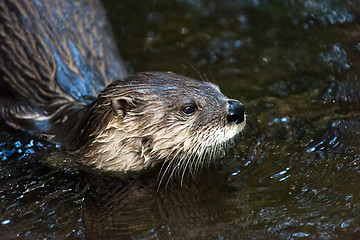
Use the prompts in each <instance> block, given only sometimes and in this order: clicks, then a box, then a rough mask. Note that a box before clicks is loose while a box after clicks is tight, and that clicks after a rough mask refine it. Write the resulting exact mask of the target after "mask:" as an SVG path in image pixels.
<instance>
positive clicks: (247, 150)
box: [0, 0, 360, 239]
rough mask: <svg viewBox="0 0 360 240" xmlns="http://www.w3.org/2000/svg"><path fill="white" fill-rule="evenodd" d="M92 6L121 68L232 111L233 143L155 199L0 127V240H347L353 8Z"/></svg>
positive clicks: (132, 183)
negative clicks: (231, 103) (177, 76)
mask: <svg viewBox="0 0 360 240" xmlns="http://www.w3.org/2000/svg"><path fill="white" fill-rule="evenodd" d="M104 4H105V7H106V9H107V11H108V13H109V20H110V22H111V24H112V26H113V29H114V32H115V36H116V38H117V40H118V43H119V47H120V50H121V52H122V55H123V57H124V58H125V59H127V60H128V64H129V67H131V68H132V69H133V70H134V71H150V70H151V71H169V70H170V71H174V72H177V73H181V74H184V75H187V76H190V77H195V78H200V77H201V78H207V79H209V80H210V81H213V82H216V83H217V84H219V85H220V88H221V89H222V90H223V92H224V93H225V94H226V95H228V96H231V97H233V98H237V99H239V100H241V101H242V102H243V103H244V104H245V106H246V109H247V114H248V126H247V128H246V130H245V133H244V134H243V135H242V136H240V139H239V141H238V143H237V144H236V145H235V146H234V147H233V148H232V149H231V151H230V153H229V155H228V156H227V157H226V158H224V159H219V164H218V165H217V166H215V167H210V169H207V170H206V171H204V172H203V173H201V174H200V175H199V176H198V177H197V178H196V179H195V180H192V179H188V180H187V181H185V183H184V186H183V187H179V185H178V184H177V183H176V182H175V183H173V184H172V185H169V186H168V188H167V189H165V188H161V189H160V190H159V191H157V184H158V183H157V172H156V170H154V171H153V172H150V173H147V174H146V175H145V176H143V177H136V178H135V177H134V178H133V179H127V180H122V179H119V178H116V177H113V176H108V175H107V174H103V173H87V172H84V171H82V170H80V169H78V168H77V167H76V166H74V162H73V160H72V159H71V157H69V156H65V155H64V154H63V153H62V152H61V150H60V149H59V148H57V147H56V146H52V145H50V144H48V143H46V142H44V141H41V140H40V139H35V138H32V137H30V136H27V135H24V134H22V133H19V132H14V131H9V130H5V128H4V127H2V128H1V131H0V159H1V161H0V171H1V175H0V181H1V184H0V186H1V187H0V193H1V195H0V199H1V200H0V204H1V207H0V209H1V219H0V223H1V227H0V233H1V238H2V239H9V238H15V237H19V238H31V239H34V238H55V237H56V238H64V237H69V238H81V239H82V238H86V239H110V238H112V239H114V238H116V237H118V238H130V237H131V238H135V239H138V238H141V239H154V238H160V239H167V238H180V239H181V238H183V239H195V238H204V239H269V238H273V239H303V238H304V239H334V238H335V239H348V238H351V239H357V238H360V228H359V226H360V218H359V204H360V194H359V189H360V149H359V147H358V146H359V142H360V115H359V113H358V112H359V98H360V91H359V89H360V84H359V79H358V78H359V76H360V75H359V74H360V70H359V69H360V67H359V66H360V61H359V59H360V34H359V32H360V25H359V16H360V15H359V14H360V7H359V6H358V2H357V1H325V0H323V1H321V0H317V1H315V0H309V1H248V0H244V1H241V0H239V1H230V0H229V1H190V0H189V1H180V0H178V1H175V0H174V1H162V2H160V1H121V2H119V3H118V2H117V1H113V2H110V1H105V2H104ZM129 9H131V11H130V10H129ZM198 72H199V73H198ZM198 74H200V76H199V75H198ZM1 126H3V125H1Z"/></svg>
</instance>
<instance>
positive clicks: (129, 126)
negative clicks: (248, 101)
mask: <svg viewBox="0 0 360 240" xmlns="http://www.w3.org/2000/svg"><path fill="white" fill-rule="evenodd" d="M0 43H1V46H0V86H1V89H0V93H1V95H0V113H1V116H2V118H3V119H4V120H5V122H6V123H7V124H9V125H10V126H12V127H14V128H16V129H22V130H25V131H28V132H31V133H32V134H34V135H38V136H42V137H44V138H46V139H47V140H49V141H52V142H55V143H59V144H61V145H62V146H63V147H64V148H65V149H66V150H67V151H68V152H69V153H72V154H75V155H77V156H78V159H79V161H81V162H83V163H86V164H91V165H94V166H96V167H98V168H102V169H105V170H114V171H127V170H132V171H138V170H142V169H144V168H147V167H150V166H153V165H155V164H157V163H159V162H167V163H169V167H170V166H171V167H172V169H175V171H179V170H184V169H188V168H191V169H197V168H198V167H199V166H201V165H202V164H203V162H204V161H206V159H209V158H212V157H213V156H215V155H216V154H217V153H218V152H219V151H221V149H222V148H223V146H224V145H226V143H227V142H228V141H229V140H231V139H233V137H234V136H235V135H237V134H238V133H239V132H240V131H241V130H242V129H243V128H244V125H245V114H244V107H243V105H242V104H241V103H239V102H238V101H236V100H231V99H229V98H227V97H226V96H224V95H223V94H222V93H221V92H220V90H219V88H218V87H217V86H216V85H214V84H211V83H208V82H199V81H196V80H193V79H190V78H186V77H183V76H181V75H177V74H173V73H138V74H134V75H132V76H130V77H126V76H127V73H126V71H125V68H124V67H123V64H122V60H121V58H120V56H119V54H118V51H117V49H116V44H115V42H114V40H113V38H112V36H111V32H110V30H109V29H108V25H107V22H106V17H105V13H104V10H103V9H102V6H101V5H100V3H99V2H98V1H96V0H80V1H71V0H38V1H27V0H4V1H2V2H1V3H0ZM172 171H174V170H172Z"/></svg>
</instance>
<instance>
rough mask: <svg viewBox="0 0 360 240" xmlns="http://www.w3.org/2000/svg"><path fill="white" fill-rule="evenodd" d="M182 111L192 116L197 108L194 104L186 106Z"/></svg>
mask: <svg viewBox="0 0 360 240" xmlns="http://www.w3.org/2000/svg"><path fill="white" fill-rule="evenodd" d="M182 112H183V113H184V114H185V115H187V116H191V115H193V114H194V112H195V108H194V107H193V106H186V107H184V108H183V109H182Z"/></svg>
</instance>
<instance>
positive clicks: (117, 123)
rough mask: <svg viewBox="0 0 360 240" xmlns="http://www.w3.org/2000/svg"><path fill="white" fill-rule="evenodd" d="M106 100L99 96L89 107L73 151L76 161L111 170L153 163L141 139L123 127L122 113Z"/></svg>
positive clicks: (147, 165)
mask: <svg viewBox="0 0 360 240" xmlns="http://www.w3.org/2000/svg"><path fill="white" fill-rule="evenodd" d="M107 100H108V99H105V101H103V99H101V97H100V98H99V99H98V101H97V102H96V103H95V104H94V105H93V106H92V107H91V108H90V109H89V112H88V119H87V121H86V123H85V125H84V127H83V129H82V131H81V133H80V135H79V138H78V139H77V141H76V142H77V144H76V145H78V146H79V148H78V149H77V150H75V151H72V152H73V153H75V154H76V155H77V156H78V159H79V161H81V162H83V163H86V164H91V165H93V166H95V167H97V168H102V169H105V170H113V171H129V170H130V171H139V170H142V169H144V168H147V167H150V166H153V165H155V164H156V163H157V162H156V161H155V162H154V161H147V157H146V156H147V155H148V154H149V148H146V144H145V145H144V138H139V137H136V136H132V134H131V133H130V132H129V131H128V130H127V129H126V128H124V124H125V125H126V123H124V122H123V120H124V119H123V116H122V115H121V114H118V113H117V112H116V111H114V109H113V108H112V106H111V103H110V102H108V101H107Z"/></svg>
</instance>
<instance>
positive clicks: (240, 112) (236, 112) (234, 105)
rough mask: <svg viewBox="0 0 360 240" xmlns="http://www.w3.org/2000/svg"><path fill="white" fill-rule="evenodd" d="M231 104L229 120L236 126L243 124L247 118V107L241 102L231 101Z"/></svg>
mask: <svg viewBox="0 0 360 240" xmlns="http://www.w3.org/2000/svg"><path fill="white" fill-rule="evenodd" d="M228 103H229V113H228V115H227V120H228V121H229V122H233V123H235V124H239V123H242V122H243V121H244V118H245V116H244V115H245V107H244V105H242V104H241V103H240V102H239V101H236V100H230V101H228Z"/></svg>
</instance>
